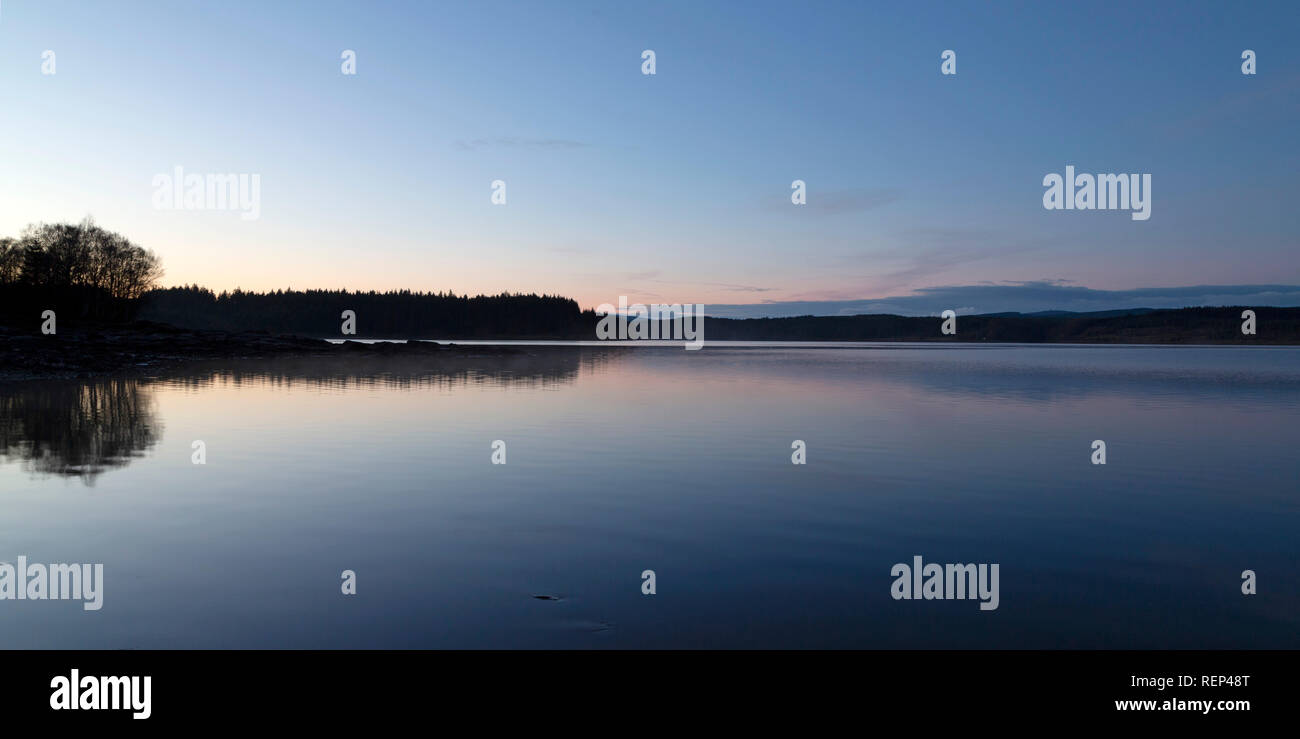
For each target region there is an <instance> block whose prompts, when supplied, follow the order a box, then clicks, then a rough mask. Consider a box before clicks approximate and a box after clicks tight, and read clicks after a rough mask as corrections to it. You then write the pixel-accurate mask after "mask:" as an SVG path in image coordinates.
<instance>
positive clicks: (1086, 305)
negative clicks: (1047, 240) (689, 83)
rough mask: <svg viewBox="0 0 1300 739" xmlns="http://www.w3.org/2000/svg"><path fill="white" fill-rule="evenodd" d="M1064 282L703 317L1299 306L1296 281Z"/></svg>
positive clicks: (788, 304) (796, 304)
mask: <svg viewBox="0 0 1300 739" xmlns="http://www.w3.org/2000/svg"><path fill="white" fill-rule="evenodd" d="M1067 282H1068V280H1059V279H1047V280H1042V281H1008V282H1005V283H1000V284H988V283H984V284H979V285H944V286H936V287H925V288H920V289H918V290H914V291H913V292H912V294H910V295H901V296H898V297H890V298H871V299H864V300H791V301H767V302H763V303H756V304H750V305H710V306H709V315H712V316H717V317H720V318H761V317H773V318H775V317H781V316H806V315H814V316H842V315H857V314H861V313H895V314H898V315H904V316H928V315H937V314H939V313H941V312H942V311H945V310H950V309H951V310H956V311H958V312H959V313H1005V312H1020V313H1035V312H1038V311H1049V310H1065V311H1077V312H1088V311H1101V310H1120V309H1126V308H1187V307H1194V306H1217V305H1246V306H1279V307H1300V285H1189V286H1185V287H1144V288H1136V289H1133V290H1094V289H1092V288H1088V287H1082V286H1072V285H1068V284H1066V283H1067Z"/></svg>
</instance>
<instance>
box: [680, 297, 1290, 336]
mask: <svg viewBox="0 0 1300 739" xmlns="http://www.w3.org/2000/svg"><path fill="white" fill-rule="evenodd" d="M1247 309H1249V310H1253V311H1255V323H1256V334H1255V335H1254V336H1247V335H1243V334H1242V332H1241V326H1242V318H1241V313H1242V311H1243V310H1247ZM942 323H943V319H941V318H937V317H922V318H916V317H906V316H895V315H885V314H875V315H859V316H799V317H795V318H748V319H728V318H712V319H708V320H706V321H705V329H704V337H705V340H706V341H708V340H710V339H712V340H736V341H958V342H974V341H998V342H1025V343H1038V342H1059V343H1095V344H1124V343H1131V344H1300V308H1267V307H1260V308H1251V307H1249V306H1245V307H1241V306H1237V307H1230V308H1228V307H1224V308H1182V309H1178V310H1152V309H1147V308H1140V309H1133V310H1116V311H1097V312H1091V313H1071V312H1068V311H1048V312H1044V313H1032V314H1022V313H997V314H986V315H971V316H958V317H957V333H956V335H953V336H945V335H943V334H942V333H941V332H940V327H941V325H942Z"/></svg>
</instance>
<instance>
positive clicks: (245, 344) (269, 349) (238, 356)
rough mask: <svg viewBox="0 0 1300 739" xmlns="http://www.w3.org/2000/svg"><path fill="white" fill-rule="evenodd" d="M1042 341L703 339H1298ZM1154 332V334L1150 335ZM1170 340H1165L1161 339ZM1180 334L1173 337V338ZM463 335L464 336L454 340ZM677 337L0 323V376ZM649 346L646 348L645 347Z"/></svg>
mask: <svg viewBox="0 0 1300 739" xmlns="http://www.w3.org/2000/svg"><path fill="white" fill-rule="evenodd" d="M1071 338H1072V339H1073V340H1065V341H1061V340H1052V339H1043V340H1039V341H1026V340H1024V339H1020V340H990V339H989V338H987V337H980V336H974V335H969V334H968V335H966V336H961V335H958V336H945V337H937V336H936V337H916V336H900V337H898V338H877V339H869V340H859V339H839V340H837V339H829V340H828V339H820V340H818V339H804V340H799V339H730V338H718V339H713V340H712V341H710V340H709V339H708V337H707V335H706V337H705V346H706V347H707V346H708V345H709V344H710V343H713V344H714V345H719V346H728V347H733V348H744V347H755V348H761V347H763V346H769V345H788V346H795V347H798V346H801V345H802V346H805V347H808V348H817V347H826V348H833V347H836V346H845V347H851V346H862V345H877V346H888V345H899V346H905V345H911V346H918V347H920V346H924V347H936V348H937V347H940V346H943V345H950V346H952V345H955V346H962V347H973V346H985V347H996V346H1008V347H1010V346H1060V347H1067V346H1074V347H1097V346H1110V347H1123V346H1181V347H1195V346H1202V347H1287V346H1300V342H1295V341H1289V342H1288V341H1269V340H1268V339H1266V338H1262V337H1249V339H1248V340H1242V339H1240V338H1235V339H1234V340H1231V341H1228V340H1221V341H1214V340H1206V338H1205V337H1203V336H1197V337H1191V336H1186V337H1181V336H1172V337H1171V336H1164V337H1158V338H1161V339H1163V340H1159V341H1143V340H1136V341H1135V340H1134V339H1135V338H1137V339H1141V338H1147V337H1134V336H1122V335H1119V336H1095V337H1092V338H1093V340H1091V341H1079V340H1078V339H1077V337H1071ZM1151 338H1157V337H1151ZM1171 339H1172V340H1171ZM1180 339H1182V340H1180ZM457 342H464V343H457ZM680 344H681V342H678V341H656V342H650V341H597V340H594V339H593V340H586V339H556V338H549V339H547V338H511V339H482V338H474V339H445V338H443V339H418V338H417V339H410V338H392V337H350V338H348V339H318V338H308V337H304V336H296V335H292V334H273V333H271V332H269V331H260V330H257V331H254V330H250V331H224V330H219V329H187V328H180V327H177V326H172V325H170V324H164V323H155V322H149V321H136V322H133V323H128V324H115V325H107V324H106V325H97V326H78V327H74V328H71V329H66V330H63V331H60V332H59V333H58V334H55V335H51V336H43V335H41V334H39V333H37V332H35V331H32V330H27V329H16V328H14V327H13V326H3V325H0V383H11V382H23V381H31V380H68V379H81V378H94V377H103V376H107V375H115V374H116V375H121V374H126V375H138V374H149V373H153V372H156V371H158V370H160V369H167V368H171V367H176V366H179V365H183V364H187V363H192V362H200V361H212V360H231V361H242V360H255V359H271V358H280V357H320V358H322V359H337V358H341V357H342V358H345V357H372V358H373V357H445V358H448V359H450V358H453V357H454V358H458V359H463V358H468V357H474V356H482V357H489V356H491V357H499V356H514V355H519V354H525V353H528V352H530V351H536V350H539V349H566V348H569V349H584V348H586V349H590V348H600V347H608V348H611V349H612V348H627V347H631V346H639V347H645V348H660V349H680V348H681V346H680ZM646 345H650V346H646Z"/></svg>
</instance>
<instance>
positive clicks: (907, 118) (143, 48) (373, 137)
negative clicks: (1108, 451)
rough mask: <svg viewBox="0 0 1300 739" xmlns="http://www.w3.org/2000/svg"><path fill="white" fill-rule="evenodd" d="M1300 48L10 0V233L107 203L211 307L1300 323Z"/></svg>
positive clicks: (925, 12) (1178, 37) (541, 10)
mask: <svg viewBox="0 0 1300 739" xmlns="http://www.w3.org/2000/svg"><path fill="white" fill-rule="evenodd" d="M1298 32H1300V6H1297V5H1296V4H1295V3H1293V2H1259V3H1253V2H1252V3H1233V4H1228V3H1215V2H1170V3H1162V2H1143V3H1126V2H1114V3H1109V2H1100V3H1030V2H1026V3H1000V2H990V3H983V2H980V3H975V2H956V3H921V2H917V3H875V2H856V1H855V2H847V1H846V2H815V1H813V2H799V3H792V2H761V1H758V2H702V1H700V0H695V1H693V2H691V1H685V2H676V1H671V0H654V1H653V2H610V1H609V0H599V1H594V2H578V1H568V2H542V1H540V0H531V1H528V2H506V1H500V2H436V1H434V0H422V1H420V2H364V3H363V2H322V1H313V2H289V1H288V0H274V1H267V0H260V1H257V2H244V1H242V0H227V1H225V2H202V3H201V2H188V1H184V2H183V1H180V0H168V1H164V0H159V1H158V2H144V1H142V0H141V1H134V0H125V1H122V2H112V3H106V2H90V1H88V0H87V1H85V2H71V1H65V0H39V1H38V0H0V90H2V91H3V100H4V105H3V114H0V236H17V235H18V234H19V232H21V230H22V229H23V228H24V227H25V226H26V225H27V224H30V223H37V222H55V221H78V220H81V219H82V218H84V217H86V216H91V217H93V218H94V219H95V220H96V222H97V223H98V224H99V225H101V226H103V227H105V228H108V229H111V230H114V231H117V232H120V233H122V234H123V235H125V236H127V237H128V238H130V239H132V240H133V241H135V242H136V243H138V244H140V245H142V246H144V247H146V248H149V249H151V250H153V251H154V252H156V253H157V254H158V255H159V256H160V257H161V258H162V261H163V265H164V268H165V269H166V274H165V276H164V278H163V283H164V284H166V285H174V284H190V283H197V284H201V285H206V286H208V287H211V288H213V289H216V290H223V289H233V288H235V287H241V288H243V289H246V290H247V289H252V290H266V289H276V288H290V287H292V288H309V287H320V288H349V289H363V290H370V289H375V290H387V289H401V288H409V289H413V290H432V291H446V290H451V291H454V292H456V293H469V294H477V293H497V292H501V291H511V292H539V293H548V294H562V295H568V296H571V297H573V298H575V299H577V300H578V302H579V303H580V304H581V305H582V306H583V307H594V306H596V305H599V304H601V303H617V302H618V298H619V296H627V297H628V299H629V302H646V303H649V302H661V303H678V302H683V303H703V304H706V305H715V306H727V307H728V308H729V309H736V310H739V313H737V314H744V315H787V314H789V313H790V311H792V310H797V312H800V313H840V312H844V311H845V310H846V306H847V307H848V309H850V310H856V308H854V306H865V307H867V308H870V309H872V310H875V309H877V308H879V307H880V306H896V307H898V309H899V310H905V311H909V312H938V310H940V308H939V307H938V306H941V305H944V304H951V303H952V302H953V301H958V300H963V299H964V300H965V302H967V303H970V305H961V306H951V305H950V306H949V307H955V308H963V309H967V308H968V309H970V311H969V312H992V311H999V310H1020V309H1026V310H1047V309H1052V308H1064V309H1069V306H1068V305H1065V304H1062V303H1071V304H1074V305H1077V306H1087V308H1086V309H1095V310H1102V309H1108V308H1112V307H1137V306H1127V305H1125V306H1121V305H1118V303H1124V302H1125V301H1129V302H1131V301H1132V300H1134V299H1136V298H1135V296H1137V297H1142V296H1146V295H1151V296H1152V297H1151V298H1149V299H1150V300H1156V299H1157V298H1159V299H1162V300H1172V301H1173V302H1175V303H1177V302H1179V301H1180V300H1182V301H1186V302H1187V304H1198V303H1203V302H1206V301H1213V300H1217V299H1219V297H1221V296H1225V295H1226V296H1239V295H1249V296H1253V297H1252V298H1251V299H1254V300H1263V301H1270V302H1271V303H1272V304H1277V305H1297V304H1300V299H1298V298H1297V295H1298V294H1300V293H1297V291H1296V289H1295V288H1294V286H1296V285H1300V258H1297V252H1298V250H1300V215H1298V214H1300V207H1297V199H1298V196H1300V184H1297V182H1298V180H1297V173H1296V166H1297V163H1300V156H1297V154H1298V153H1300V144H1297V136H1296V132H1297V123H1300V54H1297V53H1296V51H1295V49H1296V47H1295V43H1294V40H1295V38H1297V36H1298V35H1300V34H1298ZM647 49H649V50H653V51H654V52H655V74H653V75H647V74H643V73H642V65H643V57H642V52H643V51H644V50H647ZM1246 49H1250V50H1253V51H1254V52H1255V54H1256V65H1257V68H1256V74H1254V75H1246V74H1242V69H1241V66H1242V58H1241V56H1242V51H1243V50H1246ZM344 50H352V51H354V52H355V61H356V67H355V71H356V73H355V74H344V71H343V64H344V61H343V59H342V56H343V52H344ZM945 50H952V51H954V52H955V54H956V74H953V75H944V74H942V73H941V68H940V65H941V63H942V59H941V54H942V53H943V52H944V51H945ZM46 51H52V52H54V55H53V63H54V67H53V69H52V70H50V69H49V67H48V62H49V61H50V59H49V58H48V55H47V54H46V53H45V52H46ZM47 71H53V74H47V73H45V72H47ZM1067 165H1071V166H1073V167H1074V168H1075V169H1076V170H1077V171H1078V172H1087V173H1143V174H1150V175H1151V180H1152V185H1151V193H1150V194H1151V211H1150V218H1149V219H1148V220H1145V221H1139V220H1133V219H1132V218H1131V216H1130V213H1129V212H1128V211H1122V210H1093V211H1078V210H1047V209H1045V208H1044V206H1043V195H1044V191H1045V187H1044V177H1045V176H1046V175H1048V174H1051V173H1057V174H1062V175H1063V174H1064V172H1065V167H1066V166H1067ZM177 166H179V167H182V168H183V171H184V172H185V173H191V174H192V173H198V174H200V175H206V174H213V173H216V174H226V173H236V174H247V175H250V176H251V175H257V177H258V180H259V182H260V192H259V198H258V209H257V210H258V213H257V218H255V219H253V218H245V217H243V215H244V214H241V212H239V211H238V210H233V209H228V210H216V209H190V208H166V207H161V208H160V207H158V205H159V203H158V198H157V191H158V190H159V189H160V188H159V187H158V186H157V184H156V183H157V182H158V180H156V177H158V176H159V175H167V174H171V173H173V172H174V168H175V167H177ZM496 180H500V181H502V182H504V183H505V191H504V192H505V203H504V204H494V203H493V202H492V196H493V193H494V190H493V184H492V183H493V182H494V181H496ZM794 180H803V181H804V182H805V183H806V198H807V199H806V203H805V204H802V205H796V204H794V203H792V202H791V194H792V189H791V183H792V182H793V181H794ZM161 189H165V188H161ZM1258 286H1264V287H1258ZM1189 287H1190V288H1196V289H1187V288H1189ZM1151 289H1166V290H1173V289H1177V290H1175V291H1174V292H1168V291H1166V292H1163V293H1161V292H1157V293H1150V292H1146V291H1149V290H1151ZM972 290H974V291H973V292H972ZM1080 291H1083V292H1080ZM1243 291H1244V292H1243ZM1216 296H1219V297H1216ZM1139 302H1141V301H1139ZM1234 302H1235V301H1234ZM1243 302H1244V301H1243ZM796 305H797V306H799V307H798V308H795V307H794V306H796ZM1012 305H1015V306H1020V307H1008V306H1012ZM737 306H740V308H737ZM1148 307H1153V306H1150V305H1149V304H1148Z"/></svg>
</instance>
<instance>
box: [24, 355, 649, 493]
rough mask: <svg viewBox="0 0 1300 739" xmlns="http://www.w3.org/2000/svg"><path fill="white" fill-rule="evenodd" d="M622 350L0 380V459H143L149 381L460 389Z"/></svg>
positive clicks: (42, 464) (152, 406)
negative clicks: (85, 378)
mask: <svg viewBox="0 0 1300 739" xmlns="http://www.w3.org/2000/svg"><path fill="white" fill-rule="evenodd" d="M624 351H626V350H618V349H615V350H601V351H587V350H581V349H576V348H573V347H530V348H528V349H495V348H484V349H482V350H478V351H473V350H472V351H470V352H468V353H457V354H451V353H448V354H445V355H443V354H438V355H433V356H423V357H403V356H364V357H294V358H283V359H276V360H236V361H230V360H226V361H222V362H200V363H194V364H190V365H186V366H185V367H183V368H180V369H177V370H175V371H174V372H170V373H168V374H166V375H163V376H159V377H149V378H111V379H98V380H88V381H55V382H27V383H17V384H13V385H8V386H4V385H0V462H5V463H10V462H20V463H22V465H23V467H24V469H25V470H27V471H28V472H29V473H31V474H32V475H34V476H38V477H43V476H50V475H58V476H66V477H77V478H80V479H81V481H82V482H83V483H85V484H86V485H88V486H93V485H94V483H95V479H96V478H97V477H98V476H99V475H101V474H102V473H103V472H105V471H106V470H110V469H114V468H118V467H123V466H125V465H127V464H129V463H130V462H131V461H132V460H133V459H136V458H139V457H141V456H144V455H145V454H146V453H147V452H148V451H149V450H150V449H151V448H152V447H153V446H155V445H156V444H157V443H158V441H159V440H160V439H161V437H162V431H163V424H162V421H161V420H160V419H159V418H158V415H157V413H156V399H155V397H154V390H155V388H157V387H158V386H160V385H162V386H168V387H181V388H184V389H187V390H195V391H198V390H202V389H204V388H208V387H212V386H214V385H224V386H235V387H238V386H240V385H256V386H258V387H270V388H273V389H289V388H298V387H309V388H313V389H318V390H321V391H325V392H335V391H338V392H342V391H348V390H356V389H374V388H385V389H392V390H399V391H410V390H420V389H427V388H441V389H454V388H456V387H463V386H480V385H481V386H495V387H520V388H525V389H548V388H553V387H556V386H559V385H563V384H567V383H572V382H574V381H575V380H576V379H577V377H578V375H579V374H580V373H581V372H584V371H585V372H596V371H599V370H601V369H602V368H604V367H605V366H606V365H608V364H610V363H611V362H614V361H617V360H618V358H620V357H621V356H622V355H623V352H624Z"/></svg>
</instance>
